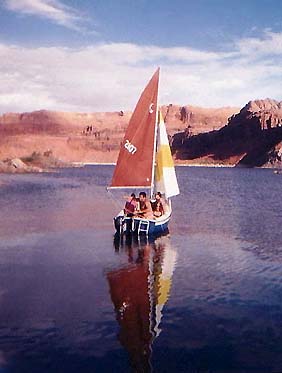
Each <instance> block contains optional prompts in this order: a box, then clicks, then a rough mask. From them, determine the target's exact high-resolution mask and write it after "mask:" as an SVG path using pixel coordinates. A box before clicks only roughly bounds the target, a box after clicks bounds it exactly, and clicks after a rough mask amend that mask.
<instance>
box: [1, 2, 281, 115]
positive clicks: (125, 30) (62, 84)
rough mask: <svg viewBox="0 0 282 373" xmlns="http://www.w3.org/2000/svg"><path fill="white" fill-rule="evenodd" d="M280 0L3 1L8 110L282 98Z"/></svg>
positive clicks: (91, 108)
mask: <svg viewBox="0 0 282 373" xmlns="http://www.w3.org/2000/svg"><path fill="white" fill-rule="evenodd" d="M281 61H282V1H280V0H194V1H192V0H174V1H165V0H150V1H149V0H120V1H117V0H80V1H77V0H68V1H67V0H0V78H1V84H0V113H3V112H7V111H16V112H23V111H31V110H39V109H50V110H61V111H81V112H83V111H87V112H93V111H112V110H121V109H123V110H132V109H133V108H134V106H135V104H136V102H137V100H138V98H139V95H140V93H141V91H142V90H143V88H144V86H145V84H146V83H147V82H148V80H149V79H150V77H151V75H152V74H153V73H154V71H155V70H156V68H157V67H158V66H160V67H161V83H160V95H159V101H160V104H169V103H175V104H180V105H184V104H185V105H186V104H191V105H198V106H205V107H219V106H239V107H241V106H244V105H245V104H246V103H247V102H248V101H249V100H253V99H257V98H261V99H263V98H267V97H270V98H274V99H276V100H279V101H281V100H282V88H281V80H282V63H281Z"/></svg>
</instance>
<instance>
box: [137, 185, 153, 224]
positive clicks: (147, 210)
mask: <svg viewBox="0 0 282 373" xmlns="http://www.w3.org/2000/svg"><path fill="white" fill-rule="evenodd" d="M135 215H136V216H138V217H140V218H145V219H153V218H154V215H153V210H152V206H151V203H150V202H149V201H148V200H147V195H146V193H145V192H140V193H139V210H137V211H136V212H135Z"/></svg>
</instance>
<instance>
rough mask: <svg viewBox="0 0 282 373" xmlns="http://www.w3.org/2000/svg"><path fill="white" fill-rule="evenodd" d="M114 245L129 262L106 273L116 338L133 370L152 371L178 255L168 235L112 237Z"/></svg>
mask: <svg viewBox="0 0 282 373" xmlns="http://www.w3.org/2000/svg"><path fill="white" fill-rule="evenodd" d="M114 246H115V250H116V252H119V254H120V255H127V258H128V263H127V264H126V265H124V266H123V267H122V268H118V269H114V270H111V271H109V272H107V279H108V282H109V287H110V295H111V300H112V302H113V305H114V308H115V313H116V318H117V321H118V323H119V325H120V331H119V334H118V339H119V341H120V343H121V345H122V346H123V347H124V348H125V349H126V350H127V352H128V353H129V358H130V363H131V366H132V370H133V371H135V372H151V371H152V366H151V357H152V344H153V341H154V339H155V338H157V337H158V336H159V334H160V332H161V329H160V322H161V318H162V311H163V307H164V305H165V303H166V302H167V300H168V297H169V292H170V288H171V280H172V274H173V271H174V268H175V263H176V258H177V254H176V251H175V250H173V249H172V248H171V246H170V238H169V236H168V235H166V236H161V237H159V238H157V239H155V240H150V241H149V240H148V239H146V238H143V239H135V238H134V237H127V238H126V239H125V241H120V240H119V239H118V238H115V241H114Z"/></svg>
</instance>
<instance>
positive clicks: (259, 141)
mask: <svg viewBox="0 0 282 373" xmlns="http://www.w3.org/2000/svg"><path fill="white" fill-rule="evenodd" d="M187 132H188V131H184V132H182V133H178V134H176V135H174V136H173V140H172V150H173V153H174V154H175V156H176V158H177V159H181V160H195V159H199V162H200V163H202V162H201V160H202V159H203V158H205V161H204V163H223V164H234V165H238V166H249V167H255V166H263V165H277V166H279V165H280V164H281V154H280V145H279V144H280V143H281V141H282V102H277V101H275V100H271V99H266V100H256V101H250V102H249V103H248V104H247V105H246V106H244V107H243V108H242V109H241V110H240V112H239V113H238V114H236V115H232V117H230V118H229V119H228V123H227V124H226V125H225V126H224V127H222V128H221V129H219V130H217V131H211V132H208V133H204V134H199V135H196V136H191V137H189V136H187Z"/></svg>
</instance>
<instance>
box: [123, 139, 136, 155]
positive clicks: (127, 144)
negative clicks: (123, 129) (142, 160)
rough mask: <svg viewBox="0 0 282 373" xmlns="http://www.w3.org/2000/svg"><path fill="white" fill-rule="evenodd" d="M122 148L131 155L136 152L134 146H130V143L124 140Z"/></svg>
mask: <svg viewBox="0 0 282 373" xmlns="http://www.w3.org/2000/svg"><path fill="white" fill-rule="evenodd" d="M124 147H125V149H126V150H128V151H129V153H131V154H134V153H136V151H137V148H136V146H134V145H133V144H131V142H129V141H128V140H125V144H124Z"/></svg>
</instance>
